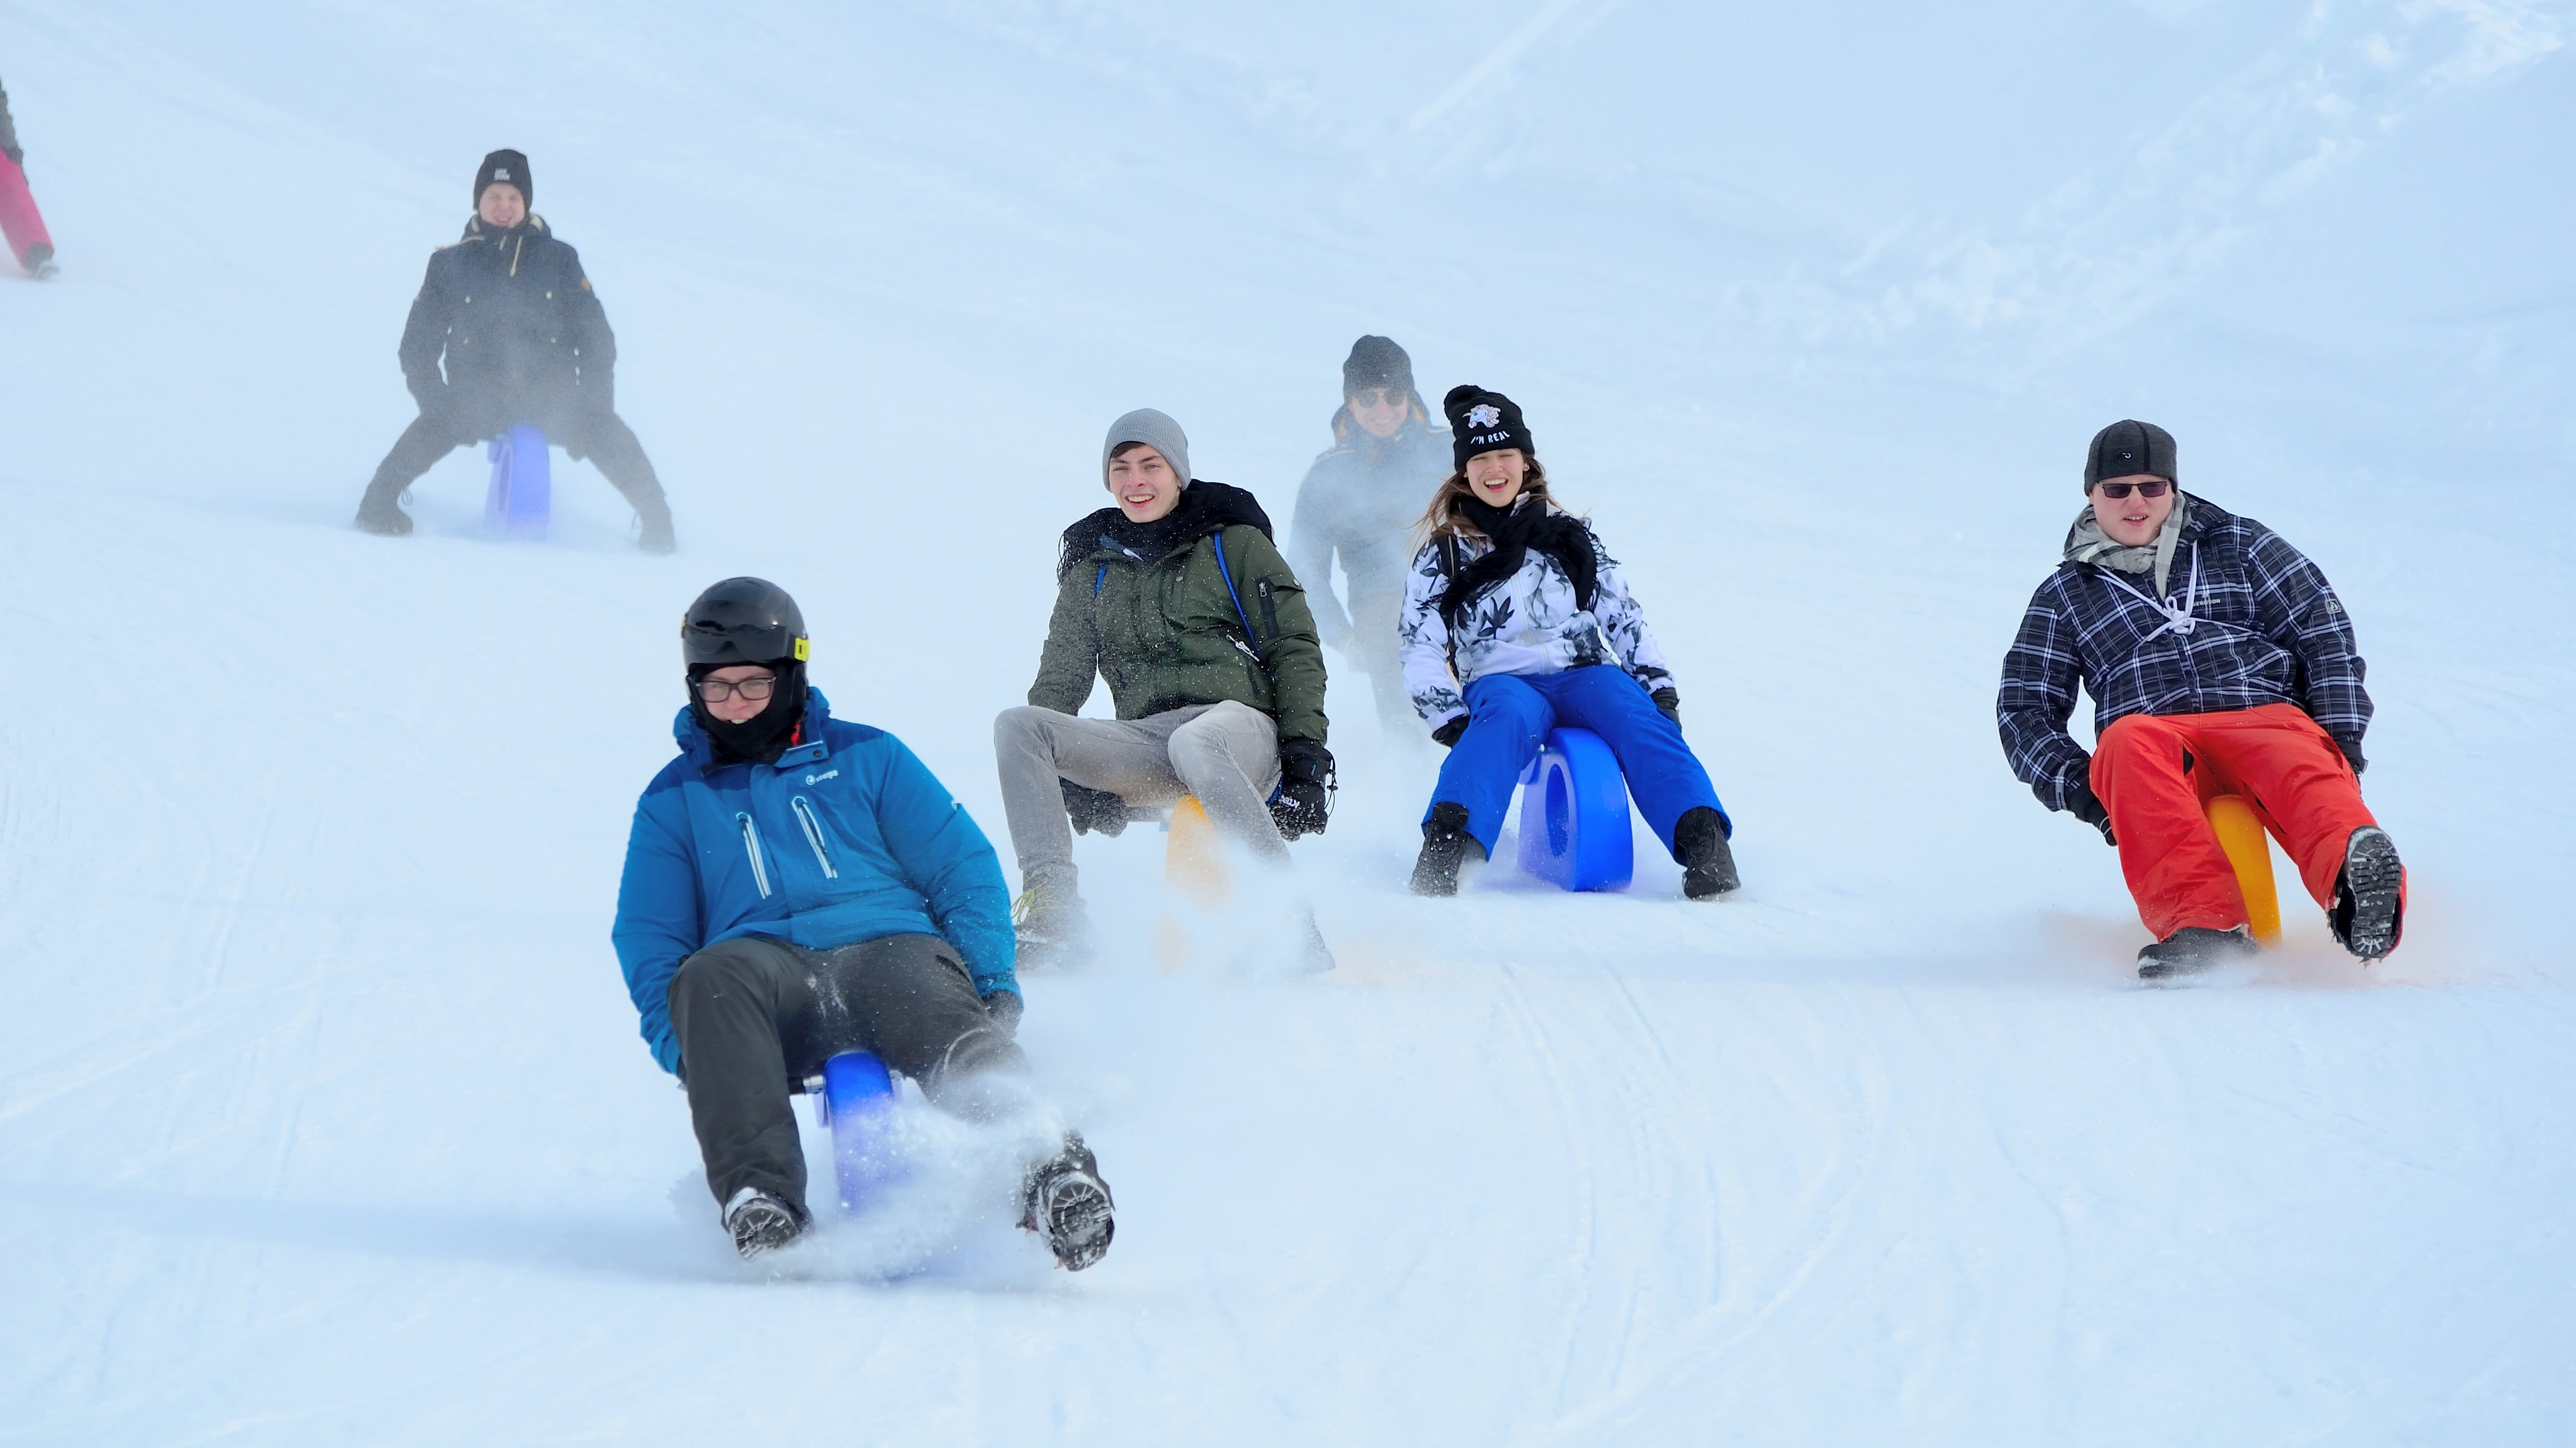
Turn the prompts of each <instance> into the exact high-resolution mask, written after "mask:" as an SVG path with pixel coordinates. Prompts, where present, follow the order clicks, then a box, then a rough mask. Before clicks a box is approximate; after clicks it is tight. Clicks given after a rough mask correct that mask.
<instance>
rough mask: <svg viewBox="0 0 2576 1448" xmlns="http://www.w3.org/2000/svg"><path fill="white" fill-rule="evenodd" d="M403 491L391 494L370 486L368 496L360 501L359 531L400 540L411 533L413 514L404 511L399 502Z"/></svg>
mask: <svg viewBox="0 0 2576 1448" xmlns="http://www.w3.org/2000/svg"><path fill="white" fill-rule="evenodd" d="M401 491H402V490H401V489H399V488H397V489H395V490H393V491H391V492H385V491H382V490H380V489H378V488H376V487H375V486H373V485H372V484H371V485H369V487H368V488H367V495H366V496H365V497H363V498H361V499H359V500H358V517H357V524H358V527H359V530H360V531H362V532H367V533H381V534H383V535H384V536H386V537H388V538H399V537H401V536H403V535H404V534H406V533H409V532H410V531H411V514H409V513H406V512H404V511H403V510H402V504H401V502H400V501H399V499H400V497H401Z"/></svg>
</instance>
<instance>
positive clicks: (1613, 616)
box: [1398, 386, 1737, 900]
mask: <svg viewBox="0 0 2576 1448" xmlns="http://www.w3.org/2000/svg"><path fill="white" fill-rule="evenodd" d="M1440 407H1441V411H1443V412H1444V413H1446V414H1448V418H1449V431H1450V437H1451V439H1452V441H1451V444H1450V450H1451V453H1452V455H1453V457H1454V459H1455V462H1456V465H1457V471H1456V472H1453V473H1451V474H1450V475H1449V479H1448V481H1446V482H1444V483H1442V484H1441V485H1440V491H1439V492H1438V493H1436V494H1434V495H1433V497H1432V499H1431V507H1430V510H1429V511H1427V512H1425V513H1424V514H1423V515H1422V534H1423V537H1424V540H1425V541H1424V542H1423V544H1422V547H1421V549H1420V551H1418V552H1416V553H1415V554H1414V556H1413V572H1412V575H1411V577H1410V579H1409V580H1408V582H1407V584H1406V587H1405V595H1404V613H1403V618H1402V621H1401V623H1400V625H1399V627H1398V632H1399V635H1400V636H1401V638H1402V640H1403V655H1404V678H1405V686H1406V689H1407V691H1408V692H1410V693H1411V694H1412V696H1413V707H1414V710H1415V711H1416V712H1417V713H1419V714H1420V715H1421V716H1422V718H1423V719H1424V721H1425V722H1427V723H1429V724H1430V725H1431V737H1432V738H1433V739H1436V740H1438V741H1439V742H1440V743H1442V744H1444V745H1446V746H1448V747H1449V757H1448V759H1447V760H1446V761H1444V762H1443V763H1442V764H1441V767H1440V783H1439V784H1438V786H1436V787H1435V788H1434V789H1433V790H1432V792H1431V807H1430V809H1429V810H1427V811H1425V812H1424V815H1423V820H1422V854H1421V857H1420V858H1419V859H1418V860H1417V861H1416V862H1415V863H1414V867H1413V890H1414V893H1416V894H1419V895H1454V894H1456V893H1458V871H1459V869H1460V867H1461V866H1463V865H1464V864H1465V863H1466V862H1467V860H1468V859H1469V852H1470V851H1472V852H1473V855H1474V858H1476V859H1479V860H1482V859H1484V858H1486V857H1488V856H1489V855H1491V854H1492V852H1493V848H1494V836H1495V834H1496V833H1497V832H1498V831H1500V830H1501V828H1502V824H1503V815H1504V812H1505V811H1507V810H1508V809H1509V808H1510V807H1511V802H1512V790H1513V788H1514V787H1515V786H1516V785H1518V784H1519V782H1520V777H1521V772H1522V771H1523V770H1525V769H1527V768H1528V767H1529V763H1530V761H1531V760H1532V759H1533V758H1535V757H1536V756H1537V754H1538V751H1539V748H1540V746H1541V745H1543V744H1544V743H1546V741H1547V735H1548V731H1549V730H1551V729H1553V728H1555V727H1556V726H1557V725H1559V724H1569V725H1574V726H1576V727H1579V728H1584V729H1589V730H1591V731H1593V732H1594V733H1596V734H1598V735H1600V736H1601V738H1602V740H1603V742H1605V743H1607V744H1608V745H1609V746H1610V752H1611V753H1612V754H1614V755H1616V756H1618V759H1619V772H1620V773H1621V774H1622V775H1624V776H1625V777H1626V779H1627V782H1628V791H1629V793H1630V794H1631V795H1633V796H1635V798H1636V801H1637V809H1638V811H1639V812H1640V813H1642V814H1643V815H1645V817H1646V823H1647V824H1649V825H1651V826H1653V827H1654V831H1655V835H1656V837H1657V838H1658V839H1661V840H1662V841H1663V842H1664V844H1665V846H1666V847H1667V848H1669V849H1670V850H1671V851H1672V854H1673V858H1674V859H1675V860H1677V861H1679V862H1680V864H1681V866H1682V893H1683V894H1685V895H1687V896H1689V897H1690V898H1691V899H1693V900H1705V899H1709V898H1710V897H1712V896H1716V895H1723V894H1725V893H1726V892H1727V891H1729V890H1732V889H1734V888H1736V884H1737V880H1736V873H1735V856H1734V854H1733V852H1732V851H1731V850H1730V848H1729V847H1728V844H1727V841H1728V839H1729V838H1730V837H1731V836H1733V835H1734V833H1735V826H1734V824H1733V822H1732V821H1730V820H1729V819H1728V818H1727V815H1726V807H1725V806H1724V805H1722V804H1720V803H1718V799H1717V791H1716V789H1715V788H1714V787H1713V786H1711V785H1710V783H1709V780H1708V771H1707V770H1705V769H1703V768H1701V767H1700V762H1699V760H1698V759H1697V758H1696V757H1695V756H1693V755H1692V753H1691V750H1690V746H1689V745H1688V744H1686V743H1684V742H1683V740H1682V726H1681V694H1680V692H1679V691H1678V690H1676V689H1675V688H1674V687H1673V676H1672V671H1671V670H1670V669H1667V668H1665V667H1664V656H1663V651H1662V650H1661V649H1659V648H1657V647H1656V645H1655V636H1654V635H1653V634H1652V633H1650V632H1648V631H1647V628H1646V615H1645V613H1644V611H1643V610H1641V609H1639V608H1638V607H1637V600H1636V599H1634V598H1632V597H1630V596H1629V593H1628V584H1627V581H1626V580H1625V579H1624V578H1622V577H1621V576H1620V574H1619V565H1618V562H1617V561H1616V560H1614V559H1613V558H1611V557H1610V555H1609V554H1608V553H1607V552H1604V551H1603V550H1602V547H1601V540H1600V539H1598V538H1596V537H1594V536H1593V533H1592V529H1591V526H1590V525H1589V524H1587V523H1585V522H1584V521H1583V520H1582V519H1580V518H1577V517H1575V516H1574V515H1572V514H1570V513H1567V512H1565V511H1563V510H1562V509H1560V508H1558V507H1557V506H1556V501H1555V500H1554V499H1553V498H1551V497H1549V496H1548V491H1547V473H1546V470H1545V469H1543V468H1541V467H1540V466H1539V461H1538V457H1537V455H1536V454H1535V452H1533V450H1532V449H1531V446H1530V434H1529V428H1528V426H1527V425H1526V424H1524V423H1523V422H1522V420H1521V410H1520V408H1519V407H1518V406H1516V405H1515V404H1514V403H1513V402H1512V400H1511V399H1510V398H1508V397H1505V396H1504V395H1502V394H1501V393H1499V392H1488V391H1486V390H1485V389H1483V388H1481V387H1474V386H1468V387H1455V388H1451V389H1450V391H1449V395H1448V396H1447V397H1445V398H1442V399H1441V402H1440Z"/></svg>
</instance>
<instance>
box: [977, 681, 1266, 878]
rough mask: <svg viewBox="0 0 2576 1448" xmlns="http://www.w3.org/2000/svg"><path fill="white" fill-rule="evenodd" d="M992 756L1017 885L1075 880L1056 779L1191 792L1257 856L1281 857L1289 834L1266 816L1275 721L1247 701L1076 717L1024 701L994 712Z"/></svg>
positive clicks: (1156, 800) (1164, 799) (1147, 796)
mask: <svg viewBox="0 0 2576 1448" xmlns="http://www.w3.org/2000/svg"><path fill="white" fill-rule="evenodd" d="M993 756H994V759H995V761H996V762H997V763H998V765H999V767H1000V769H1001V774H1002V814H1003V817H1004V818H1005V819H1006V820H1008V821H1009V822H1010V826H1011V849H1012V852H1013V853H1014V854H1016V855H1017V856H1018V858H1019V866H1020V887H1021V888H1022V889H1028V888H1030V887H1031V886H1032V885H1034V884H1036V883H1037V882H1040V881H1045V882H1048V883H1051V884H1061V885H1063V886H1066V887H1071V886H1072V885H1073V883H1074V878H1075V876H1074V868H1073V822H1072V821H1070V820H1068V819H1066V818H1065V813H1064V790H1063V788H1062V787H1061V786H1059V785H1058V784H1057V783H1056V781H1057V780H1058V779H1070V780H1072V781H1073V782H1074V783H1076V784H1079V785H1082V786H1085V787H1086V788H1090V789H1105V790H1108V791H1109V792H1110V793H1112V794H1115V795H1117V796H1118V797H1119V798H1120V799H1123V800H1125V801H1127V803H1128V804H1130V805H1131V806H1134V807H1136V808H1139V809H1161V808H1164V807H1166V806H1168V805H1171V804H1172V803H1174V802H1175V801H1177V800H1179V799H1180V797H1181V796H1183V795H1185V794H1187V795H1196V796H1198V801H1199V804H1200V806H1201V807H1202V808H1204V809H1205V810H1206V811H1207V812H1208V818H1209V819H1210V820H1212V821H1214V822H1215V824H1216V826H1217V828H1218V829H1220V830H1222V831H1224V832H1225V834H1226V836H1227V838H1229V839H1232V840H1234V841H1236V842H1238V843H1240V844H1241V845H1242V846H1243V847H1244V848H1246V849H1248V850H1250V851H1252V852H1253V854H1254V856H1255V857H1257V858H1260V859H1266V860H1276V861H1280V862H1282V863H1284V862H1286V860H1287V858H1288V843H1287V841H1285V840H1282V839H1281V838H1279V829H1278V826H1276V825H1274V824H1272V823H1271V822H1270V805H1269V800H1270V792H1271V791H1272V790H1273V789H1276V788H1277V787H1278V785H1279V726H1278V725H1277V724H1275V723H1273V722H1272V721H1271V718H1270V716H1269V715H1267V714H1264V713H1262V712H1261V711H1260V710H1258V709H1255V708H1253V707H1251V706H1250V705H1248V704H1237V703H1235V702H1233V701H1231V700H1228V701H1227V702H1225V703H1222V704H1193V705H1191V706H1190V707H1189V708H1186V709H1167V710H1165V711H1164V712H1162V713H1160V714H1149V715H1147V716H1146V717H1144V718H1142V719H1084V718H1080V717H1077V716H1075V715H1072V714H1059V713H1057V712H1056V711H1055V710H1053V709H1041V708H1038V707H1037V706H1035V705H1023V706H1021V707H1020V708H1017V709H1005V710H1003V711H1002V713H1001V717H1000V718H997V719H995V720H994V721H993Z"/></svg>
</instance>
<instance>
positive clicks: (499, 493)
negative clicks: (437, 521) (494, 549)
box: [483, 425, 554, 538]
mask: <svg viewBox="0 0 2576 1448" xmlns="http://www.w3.org/2000/svg"><path fill="white" fill-rule="evenodd" d="M484 451H485V453H486V455H488V456H489V457H490V458H491V459H492V491H491V492H489V493H487V494H485V495H484V499H483V528H484V531H485V532H488V533H491V534H493V535H495V536H497V537H502V538H543V537H544V536H546V518H547V515H548V514H549V513H551V512H552V511H553V509H554V479H553V474H552V465H551V464H550V463H549V462H548V461H547V457H546V434H545V429H543V428H537V427H527V426H524V425H523V426H519V427H514V428H512V429H510V430H509V431H508V432H505V433H503V434H501V435H500V436H499V437H496V438H494V439H492V441H491V442H490V443H489V444H487V445H486V447H485V449H484Z"/></svg>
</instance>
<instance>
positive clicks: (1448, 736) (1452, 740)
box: [1431, 714, 1467, 749]
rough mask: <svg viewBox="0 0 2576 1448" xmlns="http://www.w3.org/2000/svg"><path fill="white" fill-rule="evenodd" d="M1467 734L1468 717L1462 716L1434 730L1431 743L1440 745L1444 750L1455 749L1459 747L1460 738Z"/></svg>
mask: <svg viewBox="0 0 2576 1448" xmlns="http://www.w3.org/2000/svg"><path fill="white" fill-rule="evenodd" d="M1466 732H1467V716H1466V715H1464V714H1461V715H1459V716H1458V717H1457V718H1455V719H1452V720H1450V721H1449V722H1448V723H1446V724H1443V725H1441V726H1440V727H1439V728H1437V729H1434V730H1432V731H1431V742H1432V743H1434V744H1437V745H1439V746H1440V747H1441V748H1443V749H1455V748H1457V747H1458V736H1459V735H1461V734H1464V733H1466Z"/></svg>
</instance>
